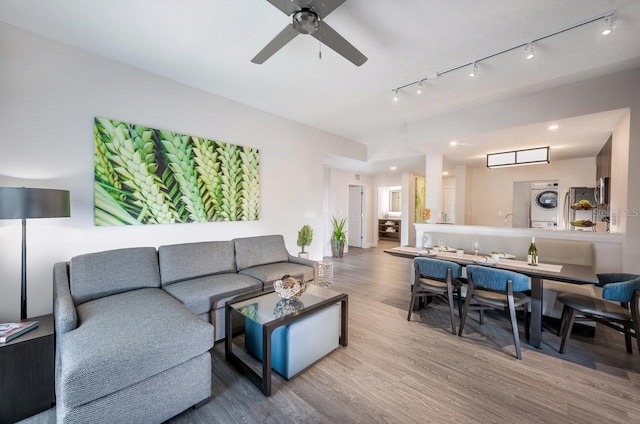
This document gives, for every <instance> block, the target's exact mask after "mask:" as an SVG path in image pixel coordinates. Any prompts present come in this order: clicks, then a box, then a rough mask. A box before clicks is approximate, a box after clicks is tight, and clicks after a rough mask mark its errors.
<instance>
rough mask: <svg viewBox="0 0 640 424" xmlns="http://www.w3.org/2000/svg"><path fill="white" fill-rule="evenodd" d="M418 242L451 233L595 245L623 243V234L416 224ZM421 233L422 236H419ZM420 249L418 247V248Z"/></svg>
mask: <svg viewBox="0 0 640 424" xmlns="http://www.w3.org/2000/svg"><path fill="white" fill-rule="evenodd" d="M414 226H415V229H416V240H417V243H418V244H419V243H420V242H421V240H422V233H423V232H425V231H426V232H428V233H451V234H477V235H487V236H497V237H529V238H531V237H536V238H541V239H553V240H578V241H590V242H594V243H597V242H599V243H617V244H621V243H622V233H604V232H600V233H598V232H595V231H578V230H576V231H568V230H542V229H538V228H502V227H484V226H480V225H451V224H424V223H416V224H414ZM418 233H420V234H418ZM416 247H418V246H416Z"/></svg>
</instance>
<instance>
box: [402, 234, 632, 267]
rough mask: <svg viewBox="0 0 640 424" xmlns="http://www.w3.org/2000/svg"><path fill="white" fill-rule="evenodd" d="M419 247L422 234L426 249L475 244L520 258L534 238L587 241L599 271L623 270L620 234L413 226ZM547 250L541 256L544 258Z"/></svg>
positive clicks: (482, 249) (468, 248) (486, 250)
mask: <svg viewBox="0 0 640 424" xmlns="http://www.w3.org/2000/svg"><path fill="white" fill-rule="evenodd" d="M414 226H415V231H416V246H415V247H423V246H422V244H423V235H425V234H426V235H427V242H428V244H427V247H431V246H432V245H434V244H439V241H440V240H444V241H445V243H446V244H447V245H448V246H450V247H462V248H463V249H465V251H471V249H472V243H473V242H474V241H478V242H479V243H480V252H481V253H484V254H487V253H489V252H490V251H492V250H496V251H510V252H509V253H514V254H517V255H523V254H524V255H526V249H527V248H528V247H529V243H530V242H531V237H535V238H536V244H544V241H545V240H564V241H567V242H572V241H575V242H584V243H590V244H591V245H592V246H593V258H592V261H591V262H592V264H593V266H594V269H595V270H596V272H598V273H601V272H619V271H620V270H621V267H622V263H621V256H622V241H623V234H621V233H598V232H593V231H562V230H556V231H553V230H542V229H534V228H500V227H484V226H479V225H451V224H424V223H416V224H414ZM544 254H545V252H544V251H541V252H540V255H541V256H540V257H541V258H544ZM541 260H542V259H541Z"/></svg>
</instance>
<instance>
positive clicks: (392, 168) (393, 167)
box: [389, 166, 398, 171]
mask: <svg viewBox="0 0 640 424" xmlns="http://www.w3.org/2000/svg"><path fill="white" fill-rule="evenodd" d="M389 169H390V170H392V171H395V170H396V169H398V167H397V166H390V167H389Z"/></svg>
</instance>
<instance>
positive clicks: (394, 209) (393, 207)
mask: <svg viewBox="0 0 640 424" xmlns="http://www.w3.org/2000/svg"><path fill="white" fill-rule="evenodd" d="M389 212H390V213H400V190H389Z"/></svg>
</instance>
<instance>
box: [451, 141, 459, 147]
mask: <svg viewBox="0 0 640 424" xmlns="http://www.w3.org/2000/svg"><path fill="white" fill-rule="evenodd" d="M457 145H458V142H457V141H456V140H451V141H450V142H449V146H457Z"/></svg>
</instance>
